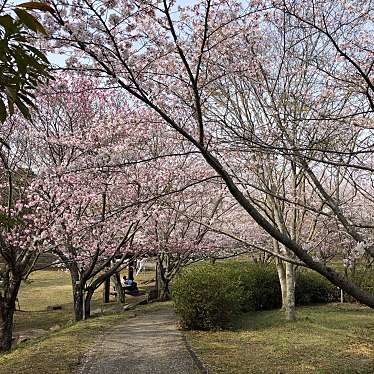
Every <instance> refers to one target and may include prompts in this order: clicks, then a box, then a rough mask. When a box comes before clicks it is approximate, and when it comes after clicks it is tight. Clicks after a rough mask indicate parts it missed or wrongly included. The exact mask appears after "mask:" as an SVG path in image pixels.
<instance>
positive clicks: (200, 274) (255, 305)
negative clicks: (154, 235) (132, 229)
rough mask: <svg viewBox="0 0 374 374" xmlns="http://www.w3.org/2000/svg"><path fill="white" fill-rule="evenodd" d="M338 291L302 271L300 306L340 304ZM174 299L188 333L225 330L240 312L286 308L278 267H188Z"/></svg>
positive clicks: (233, 263) (175, 288)
mask: <svg viewBox="0 0 374 374" xmlns="http://www.w3.org/2000/svg"><path fill="white" fill-rule="evenodd" d="M336 291H337V290H336V288H335V287H334V286H333V285H332V284H331V283H330V282H329V281H328V280H326V279H324V278H323V277H322V276H320V275H319V274H316V273H313V272H311V271H302V272H300V273H299V274H298V276H297V283H296V290H295V298H296V303H297V304H299V305H307V304H312V303H324V302H329V301H332V300H336V298H337V292H336ZM173 297H174V302H175V308H176V311H177V313H178V314H179V316H180V317H181V324H182V327H183V328H186V329H200V330H208V329H214V328H222V327H225V326H226V325H227V323H228V322H229V321H230V319H231V318H232V317H233V316H234V315H235V314H238V313H240V312H249V311H257V310H265V309H275V308H279V307H281V305H282V295H281V289H280V284H279V280H278V275H277V272H276V269H275V267H274V266H270V265H269V266H265V265H263V264H255V263H248V262H237V261H225V262H219V263H216V264H214V265H213V264H208V263H199V264H196V265H191V266H188V267H187V268H185V269H184V270H183V271H182V273H181V274H180V275H179V276H178V277H177V278H176V280H175V282H174V284H173Z"/></svg>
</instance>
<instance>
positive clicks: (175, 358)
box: [77, 308, 201, 374]
mask: <svg viewBox="0 0 374 374" xmlns="http://www.w3.org/2000/svg"><path fill="white" fill-rule="evenodd" d="M77 373H79V374H109V373H110V374H197V373H201V371H200V370H199V369H198V366H197V365H196V360H194V359H193V357H192V355H191V354H190V352H189V350H188V349H187V346H186V343H185V340H184V338H183V335H182V333H181V332H180V331H178V329H177V319H176V316H175V313H174V311H173V310H172V309H171V308H167V309H165V308H162V309H161V310H154V311H149V313H148V312H147V313H145V314H141V315H138V316H135V317H134V318H129V319H126V320H124V321H123V322H121V323H120V324H118V325H116V326H115V327H114V328H113V329H112V330H111V331H108V332H105V333H104V334H103V335H101V336H100V337H99V339H98V340H97V342H96V344H95V346H94V347H93V348H92V349H91V350H90V351H89V352H88V353H87V354H86V356H85V357H84V360H83V364H82V366H81V367H80V368H79V370H78V371H77Z"/></svg>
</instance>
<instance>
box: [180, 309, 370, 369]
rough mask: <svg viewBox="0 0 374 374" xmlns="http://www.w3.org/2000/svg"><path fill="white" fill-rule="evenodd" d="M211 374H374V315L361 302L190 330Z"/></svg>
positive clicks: (249, 317)
mask: <svg viewBox="0 0 374 374" xmlns="http://www.w3.org/2000/svg"><path fill="white" fill-rule="evenodd" d="M186 335H187V339H188V341H189V342H190V344H191V346H192V347H193V349H194V350H195V352H196V353H197V354H198V356H199V357H200V358H201V359H202V361H203V362H204V364H205V365H206V367H207V368H208V369H209V373H230V374H231V373H236V374H240V373H243V374H244V373H246V374H247V373H279V374H280V373H285V374H286V373H287V374H288V373H374V311H373V310H371V309H369V308H365V307H361V306H358V305H355V304H329V305H322V306H312V307H303V308H299V309H298V320H297V321H296V322H294V323H292V322H287V321H285V320H284V316H283V313H282V312H281V311H279V310H276V311H265V312H255V313H248V314H245V315H243V316H242V317H241V318H240V319H238V320H237V321H236V323H235V325H234V326H233V328H232V329H231V330H230V331H216V332H202V331H200V332H198V331H193V332H186Z"/></svg>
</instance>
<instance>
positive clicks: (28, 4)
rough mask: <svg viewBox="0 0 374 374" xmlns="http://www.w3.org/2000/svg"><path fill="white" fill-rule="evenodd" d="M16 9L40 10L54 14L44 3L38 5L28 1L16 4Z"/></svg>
mask: <svg viewBox="0 0 374 374" xmlns="http://www.w3.org/2000/svg"><path fill="white" fill-rule="evenodd" d="M17 8H25V9H34V10H41V11H43V12H50V13H55V10H54V9H53V8H52V7H51V6H50V5H48V4H46V3H38V2H36V1H28V2H26V3H22V4H18V5H17Z"/></svg>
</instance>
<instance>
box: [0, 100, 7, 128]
mask: <svg viewBox="0 0 374 374" xmlns="http://www.w3.org/2000/svg"><path fill="white" fill-rule="evenodd" d="M6 115H7V113H6V107H5V104H4V102H3V100H2V99H1V98H0V122H4V121H5V120H6Z"/></svg>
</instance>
